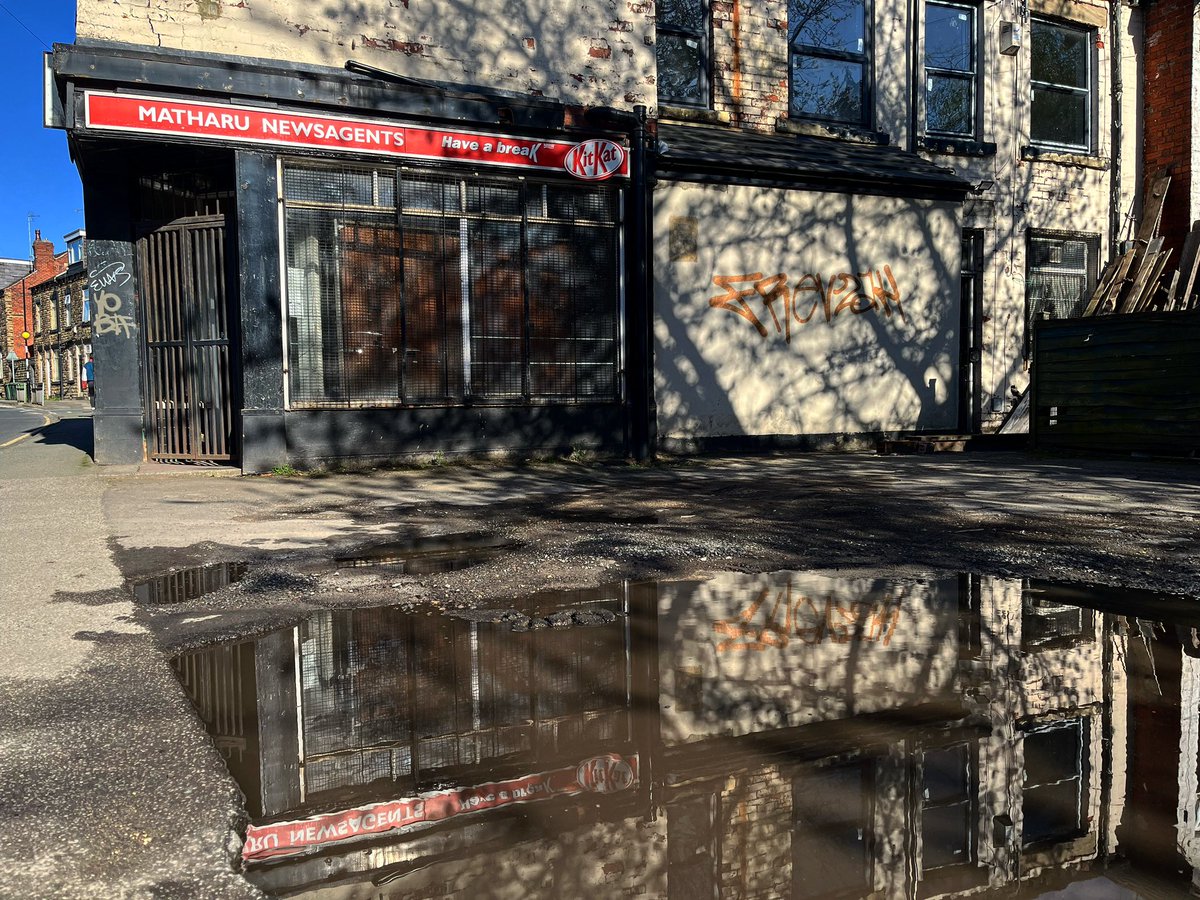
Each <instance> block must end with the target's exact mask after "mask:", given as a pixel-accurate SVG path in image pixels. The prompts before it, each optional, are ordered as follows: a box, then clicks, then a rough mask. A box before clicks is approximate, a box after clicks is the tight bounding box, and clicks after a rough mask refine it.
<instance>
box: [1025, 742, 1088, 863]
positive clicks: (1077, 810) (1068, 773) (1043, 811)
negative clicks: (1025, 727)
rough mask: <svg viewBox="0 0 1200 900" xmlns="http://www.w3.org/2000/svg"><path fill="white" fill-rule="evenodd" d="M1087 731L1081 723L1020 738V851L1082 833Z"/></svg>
mask: <svg viewBox="0 0 1200 900" xmlns="http://www.w3.org/2000/svg"><path fill="white" fill-rule="evenodd" d="M1087 731H1088V729H1087V725H1086V724H1085V722H1084V720H1083V719H1066V720H1063V721H1062V722H1061V723H1057V724H1053V725H1047V726H1045V727H1042V728H1039V729H1037V730H1035V731H1030V732H1029V733H1027V734H1026V735H1025V739H1024V741H1023V743H1024V751H1025V789H1024V822H1025V827H1024V829H1023V833H1022V843H1023V845H1024V846H1026V847H1028V846H1030V845H1031V844H1058V843H1063V842H1065V841H1070V840H1074V839H1075V838H1077V837H1080V836H1081V835H1083V834H1086V833H1087V800H1088V785H1087V781H1088V766H1087V757H1086V749H1087Z"/></svg>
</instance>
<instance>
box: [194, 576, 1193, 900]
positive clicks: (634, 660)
mask: <svg viewBox="0 0 1200 900" xmlns="http://www.w3.org/2000/svg"><path fill="white" fill-rule="evenodd" d="M535 622H540V623H544V625H543V626H533V627H531V625H532V623H535ZM1195 626H1200V601H1197V602H1194V603H1193V602H1189V601H1181V600H1179V599H1177V598H1170V597H1163V596H1159V595H1152V594H1148V593H1145V592H1136V591H1123V590H1122V591H1117V590H1106V589H1091V588H1086V587H1079V586H1065V585H1057V584H1054V583H1051V582H1037V581H1033V582H1031V581H1024V582H1022V581H1019V580H1018V581H1014V580H1005V579H998V578H991V577H980V576H973V575H963V576H953V577H947V578H941V579H926V580H913V579H889V578H886V577H865V576H864V577H849V576H846V577H831V576H827V575H818V574H813V573H804V572H777V573H772V574H766V575H745V574H735V573H725V574H718V575H716V576H714V577H712V578H710V579H707V580H703V581H679V582H662V583H657V584H624V585H616V586H613V587H611V588H609V589H605V590H598V591H585V592H573V593H570V594H562V595H538V596H536V597H534V598H531V599H530V601H529V603H528V604H527V605H525V606H522V607H520V608H519V609H516V610H512V611H499V612H496V613H493V614H489V615H478V614H477V615H472V616H470V617H464V618H455V617H451V616H439V615H415V614H406V613H402V612H399V611H396V610H392V609H369V610H357V611H335V612H323V613H319V614H317V615H315V616H313V617H312V618H310V619H309V620H307V621H306V622H304V623H303V624H301V625H299V626H297V627H295V628H289V629H286V630H283V631H278V632H275V633H272V634H268V635H266V636H263V637H260V638H258V639H256V640H253V641H245V642H241V643H232V644H226V645H220V646H214V647H211V648H208V649H205V650H203V651H200V652H195V653H189V654H186V655H184V656H181V657H179V658H178V659H177V660H176V661H175V665H176V668H177V670H178V672H179V675H180V678H181V679H182V681H183V683H184V685H185V687H186V689H187V690H188V692H189V694H190V695H191V696H192V698H193V700H194V701H195V703H196V707H197V709H198V710H199V712H200V715H201V717H202V718H203V719H204V721H205V722H206V723H207V725H208V728H209V731H210V732H211V734H212V736H213V739H214V741H215V742H216V745H217V747H218V748H219V749H220V751H221V753H222V754H223V755H224V757H225V759H226V760H227V761H228V764H229V768H230V771H231V772H232V773H233V775H234V777H235V778H236V779H237V781H238V783H239V784H240V785H241V787H242V790H243V792H244V793H245V795H246V802H247V810H248V812H249V814H250V825H249V827H248V829H247V834H246V844H245V846H244V849H243V859H244V861H245V865H246V873H247V875H248V877H249V878H250V879H251V880H253V881H254V882H255V883H256V884H258V885H259V886H261V887H262V888H263V889H264V890H265V891H267V892H268V893H270V894H273V895H279V896H304V897H319V898H322V900H343V898H345V900H349V898H359V897H371V898H384V897H387V898H391V897H397V898H399V897H462V898H475V897H501V896H502V897H513V898H518V897H545V898H550V897H554V898H575V897H589V898H591V897H630V896H635V895H644V896H647V897H667V898H676V897H678V898H685V900H700V898H709V897H738V898H751V897H762V898H776V897H779V898H783V897H792V898H817V897H822V898H824V897H856V898H857V897H868V896H870V897H878V898H891V897H903V898H925V897H938V896H960V895H967V894H988V895H991V894H997V895H999V894H1003V895H1004V896H1027V897H1039V896H1044V897H1056V898H1057V897H1080V898H1083V897H1102V898H1137V897H1147V898H1149V897H1169V896H1187V892H1188V885H1189V884H1190V882H1191V879H1192V873H1193V867H1195V866H1197V865H1200V830H1198V828H1197V813H1198V811H1200V779H1198V769H1200V658H1198V656H1200V649H1198V646H1200V638H1198V636H1197V630H1196V627H1195Z"/></svg>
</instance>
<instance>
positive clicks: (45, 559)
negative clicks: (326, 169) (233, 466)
mask: <svg viewBox="0 0 1200 900" xmlns="http://www.w3.org/2000/svg"><path fill="white" fill-rule="evenodd" d="M0 406H3V407H5V408H9V407H13V406H14V404H11V403H4V404H0ZM38 412H39V413H45V414H46V415H47V416H48V417H49V418H50V421H49V422H48V423H46V424H44V425H38V426H37V427H36V428H34V429H33V430H32V431H30V432H29V436H28V437H23V438H21V439H20V440H17V441H15V442H13V441H11V439H10V440H9V442H8V445H7V446H5V447H3V448H0V548H2V549H0V622H2V623H3V627H0V710H3V713H2V714H0V827H2V829H3V834H4V840H3V841H0V897H3V898H9V897H12V898H27V897H36V898H57V897H63V898H76V897H88V898H90V897H102V898H125V897H129V898H143V897H145V898H172V897H181V898H183V897H187V898H192V897H220V898H224V897H231V898H240V897H256V896H260V895H259V894H258V892H257V890H256V889H255V888H254V887H252V886H251V885H250V884H249V883H248V882H247V881H245V880H244V879H243V878H242V877H241V876H240V874H239V873H238V872H237V869H236V865H235V862H234V861H235V859H236V857H237V853H238V849H239V848H238V838H237V832H238V829H239V827H240V824H241V821H242V817H243V813H242V805H241V797H240V794H239V793H238V789H237V788H236V786H235V785H234V782H233V781H232V779H231V778H230V777H229V776H228V774H227V773H226V771H225V768H224V765H223V763H222V761H221V758H220V757H219V755H218V753H217V751H216V750H215V748H214V747H213V746H212V744H211V743H210V742H209V740H208V738H207V736H206V734H205V732H204V729H203V726H202V724H201V723H200V722H199V720H198V719H197V718H196V716H195V715H194V714H193V712H192V710H191V707H190V704H189V702H188V700H187V698H186V697H185V696H184V694H183V691H182V689H181V688H180V686H179V684H178V682H177V681H176V679H175V677H174V674H173V672H172V669H171V667H170V663H169V658H170V653H171V652H172V651H173V650H174V649H177V648H179V647H181V646H185V645H189V644H194V643H196V642H204V641H206V640H212V639H214V638H215V637H218V636H228V635H230V634H238V633H245V632H248V631H255V630H259V629H261V628H263V627H267V626H268V625H270V624H274V623H276V622H278V621H279V620H281V619H287V618H288V617H289V616H290V617H295V616H296V615H299V614H302V612H303V611H304V610H305V609H311V608H316V607H320V606H323V605H325V606H328V605H330V604H335V603H337V604H342V605H345V604H346V603H348V602H349V603H353V602H358V601H359V600H361V602H364V603H383V602H403V603H408V604H420V603H423V602H437V603H441V602H447V601H454V602H462V603H472V602H488V601H492V600H494V601H496V602H502V601H503V600H504V599H505V598H511V597H513V596H518V595H521V594H522V593H528V592H531V591H533V590H537V589H540V588H544V587H555V588H562V587H568V586H574V587H588V586H592V585H595V584H600V583H606V582H610V581H613V580H617V579H621V578H638V577H684V576H694V575H697V574H702V573H703V572H705V571H711V570H713V569H716V568H737V569H740V570H753V571H770V570H774V569H779V568H798V567H806V566H807V567H814V568H815V567H825V568H829V567H851V566H855V567H859V568H862V567H870V566H874V565H878V566H886V567H888V568H896V567H907V568H909V569H921V570H928V569H934V568H948V569H951V570H957V571H982V572H989V573H995V574H1004V575H1018V576H1020V575H1025V576H1044V577H1061V578H1065V579H1070V580H1094V581H1098V582H1102V583H1108V584H1118V585H1119V584H1125V585H1137V586H1140V587H1149V588H1154V589H1157V590H1162V591H1169V592H1172V593H1175V594H1180V595H1183V596H1186V597H1190V598H1193V599H1195V598H1197V597H1200V569H1198V567H1197V566H1196V564H1195V562H1196V560H1195V553H1196V548H1197V547H1200V465H1198V464H1197V463H1196V462H1194V461H1169V460H1149V459H1136V460H1135V459H1076V458H1057V457H1040V456H1035V455H1031V454H1025V453H967V454H954V455H950V454H947V455H930V456H880V455H876V454H871V453H853V454H829V455H818V454H809V455H775V456H765V457H751V456H739V457H735V456H730V457H721V458H709V459H704V460H678V461H674V462H668V463H667V464H663V465H659V466H649V467H639V466H630V465H625V464H620V463H609V464H603V463H596V464H577V463H568V462H565V461H559V462H557V463H540V464H525V465H503V466H501V465H494V464H475V465H467V466H455V465H450V466H425V467H412V468H407V469H397V470H392V471H377V472H370V473H362V474H343V475H328V476H324V477H298V478H281V477H245V478H243V477H228V473H220V472H217V473H214V472H213V471H212V470H206V469H195V470H193V469H190V468H188V467H180V466H172V467H166V468H169V470H170V471H171V472H172V473H174V477H169V478H166V477H160V476H159V475H158V474H156V473H157V472H158V471H159V470H160V469H161V468H163V467H158V468H156V467H140V466H133V467H127V468H122V469H116V470H112V469H106V468H101V467H97V466H95V465H93V464H92V462H91V458H90V451H91V444H90V440H91V438H90V424H91V423H90V419H89V416H90V410H88V409H87V407H86V404H80V403H70V402H64V403H61V404H51V405H50V406H48V407H46V408H44V409H41V408H39V410H38ZM34 422H35V424H36V420H34ZM635 523H636V524H635ZM466 530H476V531H478V530H497V531H503V532H505V533H506V534H511V535H513V536H514V537H515V538H517V539H518V540H519V541H520V543H521V544H522V545H523V546H524V547H525V548H526V550H525V551H524V552H523V553H521V554H519V555H517V556H516V557H515V558H513V559H511V560H509V561H507V562H504V563H500V564H497V566H495V567H490V568H485V569H482V570H480V572H478V573H476V574H474V575H472V574H469V573H464V574H462V575H459V576H431V577H429V578H409V579H403V580H402V581H401V582H399V583H397V584H391V583H384V582H378V581H372V580H371V579H370V578H369V577H365V576H364V577H363V578H362V579H360V580H359V581H357V582H356V581H354V580H353V579H351V578H348V577H347V576H345V575H340V576H339V575H338V574H337V573H333V574H332V575H328V576H322V578H321V579H318V580H317V581H316V582H314V584H318V585H319V587H318V588H313V589H312V590H310V591H300V592H297V591H295V590H290V591H286V590H285V591H274V589H273V588H272V587H271V585H272V584H279V583H283V584H286V583H289V582H287V581H286V579H283V580H282V581H279V580H277V581H275V582H272V581H271V580H270V579H260V581H259V584H260V586H261V590H257V591H251V590H249V589H245V590H242V591H240V592H239V591H232V592H230V593H229V594H228V595H226V596H223V597H221V598H219V599H217V600H214V601H212V602H211V603H205V602H198V603H196V604H192V605H190V606H188V605H185V606H182V607H179V608H172V609H169V610H147V609H145V608H142V607H139V606H138V605H137V604H135V603H134V602H133V597H132V593H131V592H130V590H129V588H128V584H129V582H130V581H131V580H137V579H138V578H144V577H147V576H150V575H152V574H154V573H156V572H162V571H165V570H167V569H169V568H171V567H178V566H190V565H199V564H202V563H204V562H208V561H213V560H221V561H224V560H231V559H244V560H248V561H250V562H251V563H252V564H255V565H259V566H261V567H262V568H263V570H264V571H269V570H272V567H274V570H275V571H276V573H277V574H278V573H280V572H281V573H283V574H285V575H286V574H287V573H289V572H295V571H299V570H300V569H301V568H303V567H304V566H305V565H307V564H309V563H311V562H312V561H313V560H318V559H321V558H329V557H330V556H331V555H333V554H336V553H339V552H343V551H345V550H346V549H347V548H354V547H361V546H362V545H364V544H369V543H371V542H372V541H379V540H384V539H388V538H395V537H397V536H404V535H413V534H421V533H424V534H431V533H432V534H447V533H455V532H457V531H466ZM291 584H293V587H294V583H291ZM1196 602H1198V603H1200V600H1197V601H1196Z"/></svg>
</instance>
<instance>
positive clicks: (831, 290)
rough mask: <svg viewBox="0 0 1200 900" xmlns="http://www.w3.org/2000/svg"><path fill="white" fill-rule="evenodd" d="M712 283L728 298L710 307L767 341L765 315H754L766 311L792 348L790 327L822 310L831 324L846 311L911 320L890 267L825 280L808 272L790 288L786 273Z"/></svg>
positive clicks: (713, 300) (718, 299)
mask: <svg viewBox="0 0 1200 900" xmlns="http://www.w3.org/2000/svg"><path fill="white" fill-rule="evenodd" d="M713 284H715V285H716V286H717V287H719V288H721V289H723V290H724V291H725V293H724V294H721V295H719V296H716V297H710V298H709V299H708V305H709V306H710V307H711V308H714V309H725V310H729V312H731V313H734V314H735V315H737V316H741V317H742V318H743V319H745V320H746V321H747V322H749V323H750V324H751V325H753V326H754V328H755V330H756V331H758V333H759V335H761V336H762V337H764V338H765V337H767V336H768V335H769V334H770V330H769V329H768V328H767V326H766V325H765V324H764V318H765V316H764V318H759V315H758V314H756V312H755V307H756V306H757V305H759V304H761V309H760V310H759V312H762V311H763V310H765V311H766V313H768V314H769V315H770V322H771V324H772V325H773V326H774V329H775V333H776V334H782V335H783V336H784V341H785V342H786V343H789V344H790V343H791V342H792V323H793V322H795V323H796V324H797V325H807V324H808V323H809V322H811V321H812V320H813V318H814V317H815V316H816V314H817V311H818V310H820V311H821V312H822V313H823V314H824V320H825V322H827V323H831V322H832V321H833V320H834V319H835V318H837V317H838V316H839V315H840V314H841V313H842V312H844V311H846V310H849V311H850V313H851V314H853V315H856V316H860V315H862V314H863V313H867V312H872V311H874V312H875V313H877V314H878V313H883V315H884V316H885V317H886V318H889V319H890V318H891V316H892V313H893V311H895V313H896V314H898V315H899V316H900V320H901V321H903V322H907V321H908V318H907V316H905V314H904V307H903V306H902V305H901V299H902V298H901V296H900V288H899V286H898V285H897V284H896V276H895V275H893V274H892V267H891V266H884V267H883V268H882V269H870V270H867V271H865V272H839V273H838V274H836V275H831V276H830V277H829V279H828V280H827V281H826V280H825V279H823V278H822V277H821V276H820V275H818V274H816V273H814V272H805V273H804V274H803V275H802V276H800V279H799V281H797V282H796V283H795V286H794V287H789V285H788V276H787V273H785V272H779V273H776V274H775V275H767V276H764V275H763V273H762V272H750V273H748V274H745V275H714V276H713ZM755 301H758V303H756V302H755Z"/></svg>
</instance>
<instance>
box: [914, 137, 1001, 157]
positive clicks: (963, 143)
mask: <svg viewBox="0 0 1200 900" xmlns="http://www.w3.org/2000/svg"><path fill="white" fill-rule="evenodd" d="M917 149H919V150H924V151H925V152H926V153H936V154H939V155H942V156H995V155H996V145H995V144H993V143H991V142H990V141H972V140H968V139H966V138H942V137H932V136H929V135H925V136H922V137H919V138H917Z"/></svg>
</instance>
